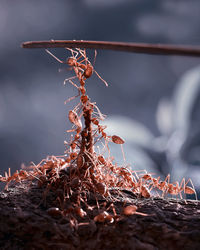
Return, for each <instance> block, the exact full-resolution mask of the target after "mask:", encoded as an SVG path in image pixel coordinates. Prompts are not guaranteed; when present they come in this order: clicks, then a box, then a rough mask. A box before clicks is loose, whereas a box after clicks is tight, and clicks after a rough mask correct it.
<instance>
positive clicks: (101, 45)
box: [22, 40, 200, 57]
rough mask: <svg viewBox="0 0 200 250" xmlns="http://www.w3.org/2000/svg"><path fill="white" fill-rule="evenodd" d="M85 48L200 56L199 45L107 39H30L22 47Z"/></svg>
mask: <svg viewBox="0 0 200 250" xmlns="http://www.w3.org/2000/svg"><path fill="white" fill-rule="evenodd" d="M66 47H67V48H85V49H106V50H117V51H126V52H133V53H144V54H157V55H179V56H195V57H199V56H200V47H199V46H191V45H188V46H183V45H168V44H149V43H126V42H107V41H83V40H81V41H76V40H50V41H29V42H24V43H22V48H66Z"/></svg>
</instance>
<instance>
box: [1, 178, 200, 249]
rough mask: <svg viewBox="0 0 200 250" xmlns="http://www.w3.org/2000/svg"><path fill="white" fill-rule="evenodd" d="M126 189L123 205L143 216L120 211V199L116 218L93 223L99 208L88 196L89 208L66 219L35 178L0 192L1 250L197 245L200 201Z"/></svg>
mask: <svg viewBox="0 0 200 250" xmlns="http://www.w3.org/2000/svg"><path fill="white" fill-rule="evenodd" d="M124 194H125V195H126V200H127V201H128V202H127V204H126V205H130V204H134V205H136V206H137V207H138V210H137V212H141V213H144V214H147V216H145V215H140V214H133V215H130V216H125V215H123V214H122V210H123V206H124V201H123V200H122V201H121V202H119V201H118V202H115V203H114V207H115V209H116V212H117V214H118V215H119V216H117V219H116V218H115V221H114V222H112V223H111V221H110V222H109V221H104V222H102V223H100V222H95V221H94V217H95V216H96V215H98V214H99V211H98V209H97V207H96V205H95V204H96V200H95V197H94V196H92V195H91V197H90V199H89V203H90V205H91V207H93V209H92V210H91V213H90V214H89V215H87V216H86V217H83V218H81V217H80V216H73V217H71V218H70V217H69V216H64V215H63V213H61V212H55V213H53V212H51V209H49V208H52V207H55V206H57V204H56V203H55V194H54V193H53V192H51V191H49V193H48V194H47V195H46V198H44V190H43V189H42V188H40V187H38V186H37V184H36V183H35V182H33V183H31V185H30V183H20V184H17V185H15V186H11V187H9V188H8V190H7V191H6V190H5V191H2V192H1V193H0V249H2V250H3V249H31V250H32V249H72V250H73V249H96V250H97V249H109V250H111V249H127V250H128V249H148V250H151V249H152V250H153V249H176V250H177V249H190V250H191V249H192V250H194V249H200V202H198V201H191V200H187V201H185V200H176V199H162V198H156V197H155V198H149V199H147V198H136V197H135V195H134V194H133V193H131V192H130V191H126V190H124ZM114 195H115V192H114V191H113V196H114ZM104 203H105V200H104V199H99V204H100V206H101V204H104Z"/></svg>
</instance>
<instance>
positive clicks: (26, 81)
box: [0, 0, 200, 190]
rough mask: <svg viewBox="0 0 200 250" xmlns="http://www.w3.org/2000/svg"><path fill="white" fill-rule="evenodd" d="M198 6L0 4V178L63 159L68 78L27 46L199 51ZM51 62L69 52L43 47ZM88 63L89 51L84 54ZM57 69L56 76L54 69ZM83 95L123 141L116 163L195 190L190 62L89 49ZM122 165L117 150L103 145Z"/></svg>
mask: <svg viewBox="0 0 200 250" xmlns="http://www.w3.org/2000/svg"><path fill="white" fill-rule="evenodd" d="M199 13H200V1H198V0H191V1H187V0H179V1H168V0H166V1H160V0H159V1H158V0H154V1H150V0H109V1H108V0H76V1H72V0H71V1H70V0H60V1H54V0H49V1H48V2H47V1H39V2H38V1H25V0H19V1H8V0H0V34H1V35H0V159H1V164H0V172H1V174H3V173H4V171H7V170H8V168H9V167H10V168H11V171H12V173H13V172H14V171H15V170H16V169H19V168H20V165H21V164H22V163H24V164H25V165H28V164H29V163H30V162H31V161H33V162H35V163H38V162H39V161H40V160H41V159H43V158H45V157H46V156H47V155H52V154H53V155H60V154H63V152H64V149H65V148H64V144H63V141H64V140H65V139H66V138H67V134H66V133H65V131H66V130H67V129H69V128H70V126H71V125H70V124H69V122H68V121H67V115H68V110H69V109H70V108H72V107H73V106H74V104H75V103H76V100H75V101H73V102H71V103H68V104H67V105H64V101H65V100H66V99H68V98H69V97H70V96H73V95H76V94H77V91H76V90H75V89H74V88H73V87H72V86H71V85H70V84H67V85H66V86H63V81H64V79H65V78H68V77H70V76H72V72H71V71H69V70H66V68H67V67H64V66H65V65H61V64H59V63H58V62H57V61H56V60H55V59H54V58H53V57H51V56H50V55H49V54H47V53H46V52H45V51H44V50H41V49H32V50H28V49H22V48H20V44H21V43H22V42H24V41H30V40H49V39H55V40H56V39H57V40H58V39H60V40H62V39H63V40H72V39H76V40H79V39H82V40H102V41H104V40H105V41H123V42H145V43H165V44H172V43H173V44H183V45H184V44H191V45H199V44H200V15H199ZM51 51H52V52H53V53H54V54H55V55H56V56H58V57H59V58H60V59H61V60H65V59H66V58H67V57H68V56H70V53H69V52H68V51H66V50H64V49H54V50H51ZM89 55H90V59H91V61H93V57H94V52H93V51H89ZM59 69H62V70H61V72H59ZM95 69H96V70H97V72H98V73H99V74H100V75H101V76H102V78H104V79H105V80H106V81H107V82H108V84H109V87H108V88H106V87H105V85H104V84H103V82H102V81H101V80H100V79H99V78H98V77H96V76H95V75H94V76H93V77H92V78H91V79H89V80H88V81H87V87H88V93H89V95H90V97H91V100H92V101H95V102H96V103H97V105H98V107H99V108H100V110H101V111H102V113H104V114H106V115H108V118H107V119H106V121H105V124H107V125H108V129H107V131H108V133H109V134H116V135H119V136H121V137H123V138H124V139H125V141H126V143H125V145H124V151H125V155H126V163H127V164H129V165H130V166H131V167H132V168H133V169H134V170H139V169H146V170H147V171H150V172H152V173H156V175H161V176H162V177H163V178H164V176H166V175H167V174H168V173H170V174H171V178H172V180H173V181H175V180H178V181H180V180H181V179H182V178H183V177H185V178H192V180H193V183H194V185H195V187H196V189H198V190H199V189H200V127H199V121H200V111H199V110H200V101H199V93H200V91H199V88H200V58H192V57H178V56H156V55H144V54H133V53H123V52H112V51H98V55H97V60H96V63H95ZM111 152H112V153H113V155H114V156H115V159H116V162H119V164H124V163H123V160H122V155H121V149H120V147H117V145H111Z"/></svg>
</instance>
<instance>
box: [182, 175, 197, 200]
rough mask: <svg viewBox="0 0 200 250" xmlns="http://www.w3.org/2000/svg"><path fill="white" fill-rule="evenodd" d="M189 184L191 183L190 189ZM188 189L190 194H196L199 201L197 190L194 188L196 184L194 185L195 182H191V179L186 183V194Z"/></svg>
mask: <svg viewBox="0 0 200 250" xmlns="http://www.w3.org/2000/svg"><path fill="white" fill-rule="evenodd" d="M189 182H190V184H191V186H192V188H190V187H189V186H187V184H188V183H189ZM186 189H187V191H189V192H188V194H192V193H194V195H195V199H196V200H198V199H197V193H196V190H195V188H194V184H193V182H192V180H191V179H190V178H189V179H188V180H187V182H186V183H185V187H184V191H185V192H186Z"/></svg>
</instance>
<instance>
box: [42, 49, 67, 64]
mask: <svg viewBox="0 0 200 250" xmlns="http://www.w3.org/2000/svg"><path fill="white" fill-rule="evenodd" d="M45 51H46V52H47V53H48V54H49V55H51V56H52V57H53V58H54V59H56V61H58V62H59V63H65V62H64V61H61V60H60V59H59V58H58V57H56V56H55V55H54V54H53V53H51V52H50V51H49V50H48V49H45Z"/></svg>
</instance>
